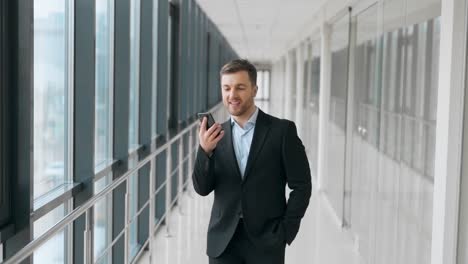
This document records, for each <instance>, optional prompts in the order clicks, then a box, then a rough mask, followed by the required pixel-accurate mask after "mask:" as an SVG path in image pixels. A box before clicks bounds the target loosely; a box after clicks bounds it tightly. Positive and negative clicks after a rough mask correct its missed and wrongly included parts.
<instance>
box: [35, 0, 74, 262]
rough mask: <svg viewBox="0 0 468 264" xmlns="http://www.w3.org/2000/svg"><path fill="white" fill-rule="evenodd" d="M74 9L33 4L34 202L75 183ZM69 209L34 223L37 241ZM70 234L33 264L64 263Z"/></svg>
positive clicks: (60, 3)
mask: <svg viewBox="0 0 468 264" xmlns="http://www.w3.org/2000/svg"><path fill="white" fill-rule="evenodd" d="M73 6H74V2H73V1H71V0H65V1H64V0H50V1H47V2H44V1H38V0H37V1H34V109H33V110H34V116H33V118H34V153H33V156H34V185H33V198H34V199H36V198H38V197H40V196H43V195H45V194H47V193H48V192H50V191H52V190H54V189H56V188H58V187H60V186H61V185H63V184H65V183H68V182H70V181H71V178H72V169H71V164H72V163H71V159H72V155H71V153H72V149H71V146H72V138H73V137H72V131H73V130H72V124H73V122H72V114H73V112H72V107H73V105H72V102H73V101H72V99H71V98H72V97H71V96H72V95H73V89H72V83H73V79H72V77H73V74H72V72H73V68H72V67H73V52H72V50H73ZM69 208H70V204H69V202H66V203H65V204H63V205H61V206H59V207H57V208H56V209H54V210H53V211H51V212H50V213H48V214H47V215H46V216H44V217H42V218H41V219H39V220H37V221H35V222H34V228H33V230H34V238H37V237H38V236H40V235H41V234H42V233H43V232H45V231H46V230H47V229H49V228H50V227H52V226H53V225H54V224H55V223H57V222H58V221H59V220H60V219H61V218H63V216H64V215H65V214H66V213H67V212H68V211H69ZM67 230H68V229H65V230H64V231H62V232H61V233H59V234H58V235H56V236H54V237H53V238H52V239H51V240H49V241H48V242H47V243H46V244H44V245H43V246H42V247H41V248H39V249H38V250H37V251H36V252H35V253H34V263H65V262H66V260H67V259H68V257H69V256H68V255H67V252H70V251H69V248H67V246H69V245H70V244H71V243H70V242H69V240H70V232H68V231H67Z"/></svg>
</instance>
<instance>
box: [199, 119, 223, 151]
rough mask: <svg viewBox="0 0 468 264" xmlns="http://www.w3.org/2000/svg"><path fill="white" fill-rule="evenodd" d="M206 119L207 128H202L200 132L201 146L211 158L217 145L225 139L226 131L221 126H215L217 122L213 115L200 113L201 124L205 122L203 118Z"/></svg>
mask: <svg viewBox="0 0 468 264" xmlns="http://www.w3.org/2000/svg"><path fill="white" fill-rule="evenodd" d="M205 117H206V119H207V122H206V128H205V129H203V128H201V129H200V132H199V138H200V146H201V147H202V148H203V150H204V151H205V153H206V154H207V155H209V156H211V155H212V153H213V150H214V149H215V148H216V145H217V144H218V142H219V141H220V140H221V138H222V137H223V134H224V131H223V128H222V127H221V125H219V124H217V125H215V124H216V122H215V120H214V118H213V116H212V115H211V113H208V112H207V113H198V119H199V120H200V123H202V122H203V118H205ZM213 126H214V127H213ZM210 128H211V129H210Z"/></svg>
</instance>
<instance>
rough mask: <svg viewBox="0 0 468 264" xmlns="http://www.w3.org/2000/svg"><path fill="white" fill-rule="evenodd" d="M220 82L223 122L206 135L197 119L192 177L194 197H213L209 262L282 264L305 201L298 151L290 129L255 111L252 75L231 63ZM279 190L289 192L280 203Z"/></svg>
mask: <svg viewBox="0 0 468 264" xmlns="http://www.w3.org/2000/svg"><path fill="white" fill-rule="evenodd" d="M220 75H221V86H222V88H221V89H222V96H223V103H224V106H225V107H226V109H227V110H228V112H229V113H230V114H231V118H230V120H228V121H226V122H224V123H223V124H222V125H221V124H218V123H215V124H214V125H213V126H211V127H210V128H209V129H207V128H206V124H207V120H206V118H204V119H203V121H202V123H201V126H200V132H199V139H200V147H199V149H198V153H197V159H196V162H195V168H194V171H193V176H192V179H193V185H194V188H195V191H196V192H197V193H199V194H200V195H203V196H205V195H208V194H210V193H211V192H212V191H214V203H213V208H212V211H211V219H210V223H209V227H208V246H207V254H208V256H209V260H210V261H209V262H210V264H241V263H246V264H280V263H284V253H285V247H286V243H287V244H291V242H292V241H293V240H294V238H295V237H296V234H297V232H298V230H299V224H300V222H301V219H302V217H303V216H304V213H305V211H306V208H307V206H308V204H309V198H310V195H311V177H310V169H309V164H308V161H307V157H306V154H305V151H304V146H303V145H302V142H301V140H300V139H299V138H298V136H297V132H296V126H295V125H294V123H293V122H291V121H288V120H280V119H278V118H275V117H273V116H270V115H267V114H265V113H264V112H262V111H261V110H260V109H258V108H257V107H256V106H255V103H254V98H255V95H256V94H257V89H258V88H257V85H256V79H257V71H256V69H255V67H254V66H253V65H252V64H251V63H250V62H249V61H247V60H233V61H231V62H229V63H228V64H226V65H225V66H224V67H223V68H222V69H221V72H220ZM286 183H287V184H288V186H289V188H290V189H291V190H292V192H291V193H290V195H289V199H288V201H287V203H286V195H285V189H286Z"/></svg>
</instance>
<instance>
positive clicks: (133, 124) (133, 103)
mask: <svg viewBox="0 0 468 264" xmlns="http://www.w3.org/2000/svg"><path fill="white" fill-rule="evenodd" d="M140 8H141V2H140V0H132V1H131V2H130V129H129V151H130V152H131V151H132V150H134V149H136V147H137V146H138V140H139V139H138V124H139V122H138V121H139V120H138V119H139V113H138V112H139V100H138V99H139V87H140V11H141V10H140ZM136 164H137V160H130V161H129V167H130V168H132V167H134V166H136ZM127 191H128V195H129V199H130V217H134V216H135V214H136V212H137V211H138V209H137V206H138V173H136V174H133V175H131V176H130V184H129V190H127ZM137 223H138V222H137V220H136V219H134V220H133V221H132V223H131V225H130V241H129V243H130V244H129V249H130V254H129V260H132V259H133V258H134V257H135V255H136V253H137V252H138V246H139V245H138V240H137V232H138V225H137Z"/></svg>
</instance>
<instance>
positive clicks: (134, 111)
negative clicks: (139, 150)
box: [128, 0, 140, 151]
mask: <svg viewBox="0 0 468 264" xmlns="http://www.w3.org/2000/svg"><path fill="white" fill-rule="evenodd" d="M139 90H140V0H132V1H131V3H130V97H129V98H130V109H129V111H130V130H129V133H128V136H129V138H128V144H129V148H130V151H131V150H134V149H135V148H136V147H137V146H138V116H139V114H138V112H139V111H138V110H139V108H138V106H139V100H138V99H139V94H140V93H139Z"/></svg>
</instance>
